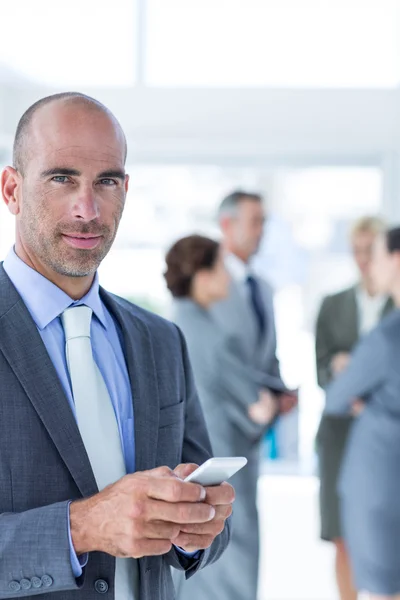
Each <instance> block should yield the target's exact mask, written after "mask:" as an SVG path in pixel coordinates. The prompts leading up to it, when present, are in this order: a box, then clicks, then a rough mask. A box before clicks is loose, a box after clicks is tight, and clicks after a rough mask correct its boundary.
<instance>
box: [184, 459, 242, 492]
mask: <svg viewBox="0 0 400 600" xmlns="http://www.w3.org/2000/svg"><path fill="white" fill-rule="evenodd" d="M246 464H247V458H245V457H244V456H228V457H222V458H210V459H209V460H207V461H206V462H205V463H203V464H202V465H201V466H200V467H199V468H198V469H196V470H195V471H193V473H192V474H191V475H189V476H188V477H186V479H185V481H191V482H192V483H199V484H200V485H204V486H205V487H207V486H209V485H220V484H221V483H222V482H224V481H227V480H228V479H229V478H230V477H232V475H234V474H235V473H237V472H238V471H240V469H242V468H243V467H244V466H245V465H246Z"/></svg>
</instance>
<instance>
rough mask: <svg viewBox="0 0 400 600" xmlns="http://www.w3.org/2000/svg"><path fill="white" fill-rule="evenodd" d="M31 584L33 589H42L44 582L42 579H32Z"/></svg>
mask: <svg viewBox="0 0 400 600" xmlns="http://www.w3.org/2000/svg"><path fill="white" fill-rule="evenodd" d="M31 583H32V587H33V588H40V587H42V580H41V579H40V577H32V579H31Z"/></svg>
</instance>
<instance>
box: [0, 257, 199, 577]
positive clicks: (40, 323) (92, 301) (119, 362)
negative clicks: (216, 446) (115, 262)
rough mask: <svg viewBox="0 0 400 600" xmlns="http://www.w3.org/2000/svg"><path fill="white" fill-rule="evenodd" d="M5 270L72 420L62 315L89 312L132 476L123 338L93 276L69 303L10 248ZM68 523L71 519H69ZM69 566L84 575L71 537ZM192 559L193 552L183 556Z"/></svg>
mask: <svg viewBox="0 0 400 600" xmlns="http://www.w3.org/2000/svg"><path fill="white" fill-rule="evenodd" d="M3 267H4V270H5V271H6V273H7V275H8V277H9V278H10V280H11V282H12V283H13V285H14V287H15V288H16V290H17V292H18V293H19V295H20V296H21V298H22V300H23V301H24V304H25V306H26V307H27V309H28V311H29V313H30V314H31V316H32V319H33V320H34V322H35V323H36V326H37V328H38V331H39V334H40V335H41V338H42V340H43V342H44V345H45V346H46V349H47V352H48V354H49V356H50V358H51V360H52V362H53V364H54V366H55V369H56V371H57V374H58V376H59V378H60V381H61V384H62V386H63V388H64V392H65V395H66V397H67V399H68V402H69V404H70V407H71V410H72V412H73V414H74V415H75V404H74V399H73V395H72V389H71V382H70V378H69V373H68V367H67V361H66V355H65V334H64V329H63V326H62V324H61V319H60V315H61V314H62V313H63V311H64V310H65V309H66V308H68V307H71V306H79V305H81V304H84V305H86V306H88V307H89V308H91V309H92V311H93V317H92V324H91V343H92V348H93V357H94V360H95V362H96V364H97V366H98V368H99V370H100V372H101V374H102V376H103V379H104V381H105V384H106V386H107V389H108V393H109V395H110V398H111V401H112V404H113V407H114V411H115V416H116V419H117V423H118V428H119V433H120V437H121V441H122V448H123V452H124V458H125V467H126V472H127V473H134V471H135V435H134V431H135V430H134V411H133V401H132V391H131V386H130V380H129V375H128V368H127V365H126V362H125V357H124V352H123V336H122V331H121V330H120V328H119V325H118V323H116V321H115V320H114V319H113V317H112V316H111V314H110V312H109V311H108V310H107V307H106V306H105V304H104V303H103V302H102V300H101V298H100V294H99V280H98V275H97V274H96V276H95V278H94V281H93V284H92V287H91V288H90V290H89V292H88V293H87V294H86V295H85V296H84V297H83V298H82V299H81V300H76V301H75V300H73V299H72V298H70V297H69V296H68V295H67V294H66V293H65V292H63V291H62V290H61V289H60V288H58V287H57V286H56V285H54V284H53V283H52V282H51V281H49V280H48V279H46V278H45V277H43V276H42V275H41V274H40V273H38V272H37V271H35V270H34V269H31V267H29V266H28V265H27V264H25V263H24V262H23V261H22V260H21V259H20V258H19V257H18V256H17V255H16V253H15V251H14V250H13V249H12V250H11V251H10V252H9V254H8V255H7V257H6V259H5V261H4V263H3ZM68 519H69V514H68ZM70 549H71V565H72V570H73V573H74V576H75V577H80V576H81V575H82V567H84V566H85V565H86V563H87V560H88V556H87V555H86V554H85V555H82V556H80V557H79V558H78V557H77V555H76V553H75V550H74V547H73V544H72V539H71V535H70ZM177 549H178V550H179V552H181V553H182V554H183V555H185V556H189V557H194V556H195V555H197V553H196V552H185V551H183V550H182V549H180V548H177Z"/></svg>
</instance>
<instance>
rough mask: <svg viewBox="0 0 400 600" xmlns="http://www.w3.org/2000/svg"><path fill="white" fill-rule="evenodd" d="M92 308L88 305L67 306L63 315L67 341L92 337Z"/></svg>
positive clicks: (62, 320)
mask: <svg viewBox="0 0 400 600" xmlns="http://www.w3.org/2000/svg"><path fill="white" fill-rule="evenodd" d="M91 321H92V309H91V308H89V307H88V306H84V305H82V306H73V307H72V308H67V309H66V310H64V312H63V313H62V315H61V322H62V325H63V327H64V332H65V339H66V341H68V340H72V339H74V338H80V337H88V338H90V324H91Z"/></svg>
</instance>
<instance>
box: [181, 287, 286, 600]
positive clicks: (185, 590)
mask: <svg viewBox="0 0 400 600" xmlns="http://www.w3.org/2000/svg"><path fill="white" fill-rule="evenodd" d="M260 286H261V291H262V294H263V298H264V302H265V310H266V314H267V327H266V329H267V331H266V335H265V336H264V339H263V340H262V341H261V342H259V341H258V329H257V323H256V320H255V317H254V315H253V313H252V308H251V305H250V300H249V301H248V302H247V300H246V297H245V296H244V294H242V293H241V292H242V290H240V289H239V287H238V285H237V284H236V283H235V282H234V281H232V283H231V289H230V294H229V297H228V298H227V299H226V300H224V301H223V302H220V303H218V304H216V305H214V306H213V308H212V309H211V311H210V313H207V312H206V311H202V310H201V309H199V308H198V307H196V305H195V304H193V303H191V302H190V301H183V302H180V303H178V307H177V310H176V314H175V318H176V320H177V322H178V324H179V325H180V326H181V328H182V330H183V333H184V334H185V336H186V339H187V342H188V346H189V353H190V356H191V360H192V363H193V369H194V374H195V378H196V383H197V386H198V389H199V395H200V400H201V402H202V405H203V409H204V414H205V417H206V421H207V425H208V430H209V433H210V439H211V444H212V447H213V450H214V453H215V454H216V455H220V456H245V457H246V458H247V460H248V464H247V465H246V467H245V468H244V469H242V470H241V471H239V472H238V473H237V474H236V475H235V476H234V477H233V478H232V480H231V481H232V485H233V486H234V487H235V490H236V501H235V504H234V510H233V520H232V538H231V542H230V544H229V548H228V549H227V551H226V553H225V554H224V556H223V557H222V558H221V560H219V561H218V562H217V563H216V564H215V565H213V566H211V567H210V568H209V569H207V571H204V572H202V573H199V575H198V576H196V578H193V579H191V580H190V581H187V582H186V583H184V584H183V585H182V586H181V589H180V593H179V599H180V600H203V599H207V600H243V599H244V598H245V599H246V600H256V597H257V581H258V562H259V527H258V513H257V502H256V494H257V480H258V475H259V462H260V443H261V440H262V438H263V435H264V433H265V431H266V429H267V427H265V426H263V425H258V424H256V423H253V422H252V421H251V419H250V418H249V416H248V408H249V405H250V404H252V403H253V402H255V401H256V400H257V399H258V393H259V391H260V389H261V388H262V387H266V388H270V389H273V390H276V391H282V390H284V389H285V386H284V384H283V382H282V380H281V377H280V372H279V363H278V360H277V358H276V354H275V351H276V337H275V324H274V313H273V305H272V292H271V289H270V287H269V286H268V284H267V283H265V282H263V281H261V280H260Z"/></svg>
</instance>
